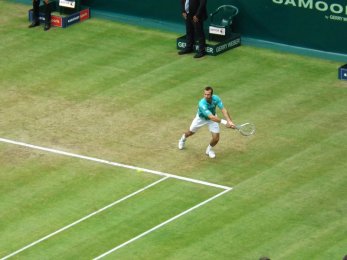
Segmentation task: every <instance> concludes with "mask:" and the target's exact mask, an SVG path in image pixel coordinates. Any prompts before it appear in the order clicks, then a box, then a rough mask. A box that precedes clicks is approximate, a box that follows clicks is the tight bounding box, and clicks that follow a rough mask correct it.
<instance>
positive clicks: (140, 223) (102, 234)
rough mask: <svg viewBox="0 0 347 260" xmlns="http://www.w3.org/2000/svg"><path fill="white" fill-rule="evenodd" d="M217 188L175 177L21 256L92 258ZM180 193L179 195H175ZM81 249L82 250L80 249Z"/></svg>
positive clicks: (196, 202) (213, 192)
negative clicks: (175, 178)
mask: <svg viewBox="0 0 347 260" xmlns="http://www.w3.org/2000/svg"><path fill="white" fill-rule="evenodd" d="M218 192H220V190H218V189H213V188H206V187H200V186H197V185H194V184H190V183H184V182H181V181H178V180H174V179H168V180H166V181H165V182H162V183H161V184H159V185H156V186H154V187H152V188H151V189H148V190H146V191H144V192H143V193H141V194H139V195H138V196H135V197H133V198H131V199H129V200H126V201H124V202H122V203H121V204H119V205H116V206H114V207H112V208H110V209H108V210H107V211H104V212H102V213H100V214H98V215H96V216H94V217H93V218H90V219H88V220H86V221H84V222H82V223H80V224H78V225H76V226H74V227H73V228H71V229H69V230H66V231H64V232H63V233H60V234H57V235H56V236H54V237H52V238H50V239H48V240H46V241H44V242H42V243H40V244H38V245H36V246H34V247H31V248H29V249H28V250H26V251H23V252H21V253H20V256H22V257H28V258H31V257H49V258H56V257H63V258H76V257H80V258H81V257H82V258H92V257H96V256H97V254H99V255H100V254H102V253H104V252H106V251H108V250H109V249H111V248H113V247H114V246H116V245H117V244H121V243H123V242H125V241H127V240H129V239H131V238H133V237H135V236H136V235H139V234H140V233H142V232H144V231H146V230H148V229H150V228H152V227H154V226H156V225H158V224H160V223H162V222H164V221H166V220H167V219H169V218H171V217H173V216H175V215H178V214H179V213H181V212H183V211H184V210H186V209H189V208H191V207H193V206H195V205H196V204H198V203H199V202H202V201H203V200H205V199H208V198H209V197H212V196H213V195H215V194H217V193H218ZM177 194H179V196H178V195H177ZM82 252H83V253H82Z"/></svg>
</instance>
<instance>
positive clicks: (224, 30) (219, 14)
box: [208, 5, 239, 41]
mask: <svg viewBox="0 0 347 260" xmlns="http://www.w3.org/2000/svg"><path fill="white" fill-rule="evenodd" d="M238 13H239V9H238V8H237V7H236V6H233V5H222V6H220V7H218V8H217V9H216V10H215V11H214V12H213V13H211V14H210V25H209V34H208V35H209V36H208V39H209V40H211V41H212V40H223V39H227V38H229V37H230V36H231V33H232V23H233V19H234V17H235V16H236V15H237V14H238Z"/></svg>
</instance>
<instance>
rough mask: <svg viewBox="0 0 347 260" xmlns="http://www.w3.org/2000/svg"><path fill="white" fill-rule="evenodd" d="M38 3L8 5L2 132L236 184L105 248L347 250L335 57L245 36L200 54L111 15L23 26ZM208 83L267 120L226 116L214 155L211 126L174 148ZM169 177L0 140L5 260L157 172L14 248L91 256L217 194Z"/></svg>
mask: <svg viewBox="0 0 347 260" xmlns="http://www.w3.org/2000/svg"><path fill="white" fill-rule="evenodd" d="M29 7H30V6H28V5H22V4H14V3H13V2H10V1H1V2H0V23H1V27H0V35H1V38H0V57H1V58H0V71H1V76H0V139H1V138H2V139H9V140H14V141H17V142H23V143H26V144H32V145H35V146H40V147H47V148H50V149H55V150H57V151H65V152H67V153H73V154H78V155H82V156H89V157H92V158H99V159H101V160H106V161H110V162H116V163H120V164H124V165H130V166H134V167H140V168H145V169H150V170H153V171H159V172H163V173H168V174H173V175H175V176H181V177H185V178H191V179H194V180H200V181H204V182H208V183H214V184H219V185H223V186H226V187H233V189H232V190H230V191H229V192H226V193H225V194H223V195H221V196H219V197H217V198H215V199H214V200H211V201H209V202H208V203H206V204H204V205H202V206H201V207H198V208H196V209H194V210H192V211H191V212H188V213H187V214H185V215H183V216H181V217H179V218H177V219H175V220H173V221H172V222H170V223H168V224H166V225H164V226H162V227H160V228H158V229H156V230H154V231H153V232H150V233H149V234H147V235H146V236H143V237H141V238H139V239H138V240H136V241H134V242H132V243H130V244H128V245H126V246H124V247H122V248H120V249H119V250H117V251H115V252H112V253H110V254H109V255H107V256H105V258H107V259H246V260H248V259H249V260H251V259H259V257H260V256H263V255H267V256H269V257H270V258H271V259H283V260H286V259H291V260H292V259H298V260H302V259H322V260H323V259H342V257H343V256H344V255H345V254H347V248H346V244H347V236H346V226H347V218H346V216H347V201H346V197H347V189H346V186H347V174H346V167H347V163H346V159H345V158H346V155H347V153H346V146H347V137H346V132H347V130H346V126H347V124H346V118H347V112H346V111H347V109H346V104H347V103H346V98H347V94H346V91H347V84H346V82H343V81H339V80H337V69H338V67H339V66H341V63H338V62H334V61H327V60H322V59H316V58H310V57H304V56H298V55H294V54H288V53H280V52H275V51H272V50H267V49H261V48H254V47H250V46H241V47H239V48H236V49H234V50H232V51H230V52H226V53H225V54H223V55H220V56H216V57H206V58H203V59H202V60H198V61H197V60H195V59H193V58H192V56H189V55H188V56H184V57H182V56H178V55H177V52H176V50H175V40H176V37H178V36H179V35H177V34H175V33H169V32H164V31H159V30H151V29H148V28H142V27H136V26H129V25H126V24H122V23H117V22H113V21H108V20H102V19H97V18H92V19H90V20H88V21H85V22H83V23H80V24H78V25H74V26H71V27H69V28H67V29H59V28H52V29H51V30H50V31H48V32H44V31H43V28H34V29H28V28H27V25H28V24H29V22H28V21H27V10H28V9H29ZM182 26H183V25H182ZM206 85H211V86H213V87H214V89H215V92H216V94H218V95H220V97H221V98H222V99H223V103H224V104H225V106H226V107H227V108H228V110H229V111H230V112H231V115H232V117H233V119H234V121H235V122H237V123H242V122H247V121H252V122H253V123H255V125H256V126H257V133H256V135H255V136H253V137H251V138H245V137H243V136H241V135H239V134H238V133H237V132H236V131H232V130H228V129H225V128H222V132H221V140H220V143H219V144H218V146H217V147H216V148H215V152H216V155H217V157H216V158H215V159H213V160H211V159H209V158H208V157H207V156H206V155H205V154H204V151H205V148H206V146H207V144H208V142H209V138H210V135H209V133H208V132H207V130H206V129H204V130H203V131H201V132H199V133H198V134H196V135H195V136H193V137H191V138H190V139H188V141H187V146H186V149H185V150H183V151H179V150H178V149H177V142H178V139H179V137H180V136H181V134H182V132H183V131H185V130H186V129H187V127H189V124H190V122H191V120H192V118H193V117H194V115H195V112H196V107H197V102H198V100H199V99H200V98H201V97H202V90H203V88H204V87H205V86H206ZM163 178H165V177H163V176H159V175H154V174H150V173H147V172H144V171H137V170H136V168H134V169H126V168H122V167H116V166H113V165H107V164H103V163H98V162H95V161H90V160H84V159H82V158H76V157H70V156H64V155H61V154H55V153H50V152H45V151H42V150H37V149H32V148H30V147H24V146H18V145H15V144H10V143H7V142H3V141H1V142H0V259H1V258H4V257H6V256H7V255H10V254H11V253H13V252H15V251H17V250H19V249H21V248H23V247H25V246H27V245H29V244H30V243H33V242H34V241H37V240H39V239H41V238H43V237H45V236H47V235H49V234H51V233H52V232H54V231H56V230H59V229H61V228H63V227H65V226H67V225H69V224H71V223H73V222H75V221H77V220H79V219H81V218H83V217H85V216H88V215H89V214H91V213H93V212H96V211H98V210H99V209H102V208H103V207H106V206H107V205H110V204H112V203H114V202H116V201H117V200H120V199H122V198H125V197H126V196H128V195H129V194H132V193H134V192H137V191H140V190H141V189H143V188H145V187H147V186H149V185H152V184H153V186H150V187H148V188H147V189H145V190H143V191H141V192H139V193H138V194H136V195H134V196H132V197H129V198H128V199H126V200H124V201H121V202H119V203H117V204H116V205H114V206H112V207H110V208H107V209H105V210H104V211H102V212H100V213H98V214H95V215H93V216H91V217H90V218H88V219H86V220H85V221H83V222H81V223H78V224H76V225H74V226H72V227H71V228H69V229H66V230H64V231H62V232H60V233H59V234H56V235H55V236H52V237H50V238H48V239H46V240H44V241H42V242H41V243H38V244H36V245H34V246H32V247H30V248H28V249H27V250H24V251H22V252H20V253H18V254H17V255H15V256H13V259H92V258H96V257H98V256H100V255H102V254H103V253H105V252H107V251H109V250H111V249H113V248H115V247H116V246H118V245H121V244H122V243H125V242H127V241H129V240H131V239H132V238H134V237H136V236H138V235H140V234H142V233H144V232H146V231H148V230H150V229H152V228H153V227H156V226H157V225H160V224H161V223H164V222H165V221H167V220H169V219H171V218H173V217H175V216H177V215H179V214H181V213H182V212H185V211H187V210H189V209H192V208H194V207H195V206H196V205H199V204H200V203H202V202H204V201H206V200H208V199H210V198H213V197H214V196H216V195H218V194H220V193H221V192H223V189H220V188H217V187H212V186H206V185H201V184H198V183H193V182H188V181H184V180H180V179H175V178H167V179H163ZM160 180H161V181H160ZM157 182H158V183H157ZM11 259H12V258H11Z"/></svg>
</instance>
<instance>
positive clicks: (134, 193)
mask: <svg viewBox="0 0 347 260" xmlns="http://www.w3.org/2000/svg"><path fill="white" fill-rule="evenodd" d="M168 178H169V177H168V176H166V177H164V178H161V179H160V180H158V181H156V182H153V183H151V184H149V185H147V186H146V187H144V188H142V189H139V190H137V191H135V192H133V193H131V194H129V195H127V196H125V197H123V198H121V199H119V200H117V201H115V202H112V203H111V204H109V205H107V206H105V207H103V208H101V209H98V210H97V211H94V212H93V213H91V214H89V215H87V216H85V217H83V218H81V219H79V220H77V221H75V222H73V223H71V224H69V225H67V226H65V227H63V228H61V229H59V230H56V231H54V232H53V233H51V234H49V235H47V236H45V237H43V238H40V239H39V240H36V241H35V242H32V243H30V244H29V245H26V246H24V247H22V248H21V249H19V250H17V251H15V252H13V253H11V254H9V255H7V256H5V257H3V258H1V259H0V260H5V259H8V258H10V257H12V256H14V255H16V254H18V253H20V252H22V251H24V250H26V249H28V248H30V247H32V246H34V245H36V244H38V243H40V242H42V241H44V240H46V239H48V238H50V237H52V236H54V235H56V234H58V233H60V232H63V231H64V230H66V229H68V228H70V227H73V226H75V225H77V224H79V223H81V222H82V221H84V220H86V219H88V218H90V217H92V216H94V215H96V214H99V213H100V212H102V211H104V210H106V209H108V208H110V207H113V206H114V205H116V204H118V203H120V202H122V201H124V200H126V199H129V198H131V197H133V196H135V195H136V194H138V193H140V192H143V191H145V190H147V189H149V188H151V187H153V186H154V185H156V184H158V183H160V182H162V181H165V180H166V179H168Z"/></svg>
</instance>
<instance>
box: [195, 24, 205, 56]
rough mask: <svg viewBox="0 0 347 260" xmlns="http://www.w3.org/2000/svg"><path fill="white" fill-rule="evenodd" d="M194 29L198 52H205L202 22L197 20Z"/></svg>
mask: <svg viewBox="0 0 347 260" xmlns="http://www.w3.org/2000/svg"><path fill="white" fill-rule="evenodd" d="M194 30H195V33H196V39H197V40H198V42H199V52H205V48H206V39H205V33H204V23H203V21H199V22H197V23H194Z"/></svg>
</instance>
